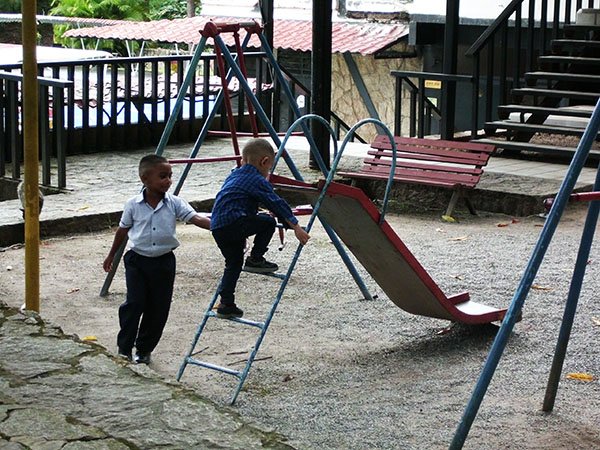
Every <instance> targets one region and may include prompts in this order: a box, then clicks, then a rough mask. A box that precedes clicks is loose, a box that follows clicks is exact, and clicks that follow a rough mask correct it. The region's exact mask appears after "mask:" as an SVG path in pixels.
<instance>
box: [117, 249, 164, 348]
mask: <svg viewBox="0 0 600 450" xmlns="http://www.w3.org/2000/svg"><path fill="white" fill-rule="evenodd" d="M123 261H124V262H125V281H126V283H127V298H126V300H125V303H123V304H122V305H121V306H120V307H119V323H120V325H121V330H120V331H119V334H118V335H117V345H118V346H119V349H121V350H124V351H130V350H131V349H132V348H133V346H134V345H135V347H136V349H137V351H138V352H140V353H150V352H152V350H154V348H155V347H156V345H157V344H158V341H159V340H160V337H161V336H162V332H163V329H164V328H165V324H166V323H167V318H168V317H169V310H170V309H171V299H172V298H173V283H174V282H175V255H174V254H173V252H169V253H167V254H165V255H162V256H159V257H156V258H149V257H147V256H142V255H139V254H137V253H135V252H133V251H131V250H130V251H128V252H127V253H125V256H124V258H123Z"/></svg>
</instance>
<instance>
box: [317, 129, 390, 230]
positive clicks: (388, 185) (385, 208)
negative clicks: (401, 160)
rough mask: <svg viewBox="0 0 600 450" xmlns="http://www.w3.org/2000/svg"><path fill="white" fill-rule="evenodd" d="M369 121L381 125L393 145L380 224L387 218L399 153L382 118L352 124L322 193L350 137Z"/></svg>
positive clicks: (330, 180) (324, 190) (324, 189)
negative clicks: (397, 154)
mask: <svg viewBox="0 0 600 450" xmlns="http://www.w3.org/2000/svg"><path fill="white" fill-rule="evenodd" d="M368 123H372V124H375V125H378V126H379V127H381V129H382V130H383V131H384V132H385V134H387V136H388V138H389V140H390V143H391V146H392V166H391V167H390V175H389V177H388V181H387V184H386V187H385V194H384V196H383V204H382V205H381V211H380V214H381V216H380V217H379V224H381V223H383V221H384V220H385V213H386V212H387V205H388V201H389V196H390V191H391V189H392V183H393V182H394V175H395V173H396V153H397V149H396V143H395V142H394V135H393V134H392V132H391V131H390V130H389V128H388V127H387V126H386V125H385V124H384V123H383V122H382V121H381V120H378V119H373V118H368V119H363V120H361V121H360V122H357V123H356V124H355V125H354V126H352V128H350V130H349V131H348V134H347V135H346V137H345V138H344V140H343V141H342V145H341V146H340V151H339V152H338V154H337V155H336V157H335V159H334V160H333V163H332V164H331V169H330V171H329V175H328V176H327V179H326V180H325V185H324V186H323V194H322V195H324V194H325V192H326V191H327V188H328V187H329V185H330V184H331V182H332V181H333V177H334V175H335V171H336V170H337V166H338V164H339V162H340V159H341V157H342V154H343V153H344V149H345V148H346V145H348V142H350V139H352V137H353V135H354V133H356V130H358V129H359V128H360V127H362V126H363V125H366V124H368Z"/></svg>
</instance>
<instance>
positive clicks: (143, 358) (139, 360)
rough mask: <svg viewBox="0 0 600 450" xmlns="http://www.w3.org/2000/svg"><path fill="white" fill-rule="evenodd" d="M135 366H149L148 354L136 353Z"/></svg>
mask: <svg viewBox="0 0 600 450" xmlns="http://www.w3.org/2000/svg"><path fill="white" fill-rule="evenodd" d="M135 363H136V364H150V353H143V352H140V351H138V352H136V354H135Z"/></svg>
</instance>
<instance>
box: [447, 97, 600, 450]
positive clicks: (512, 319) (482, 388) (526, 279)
mask: <svg viewBox="0 0 600 450" xmlns="http://www.w3.org/2000/svg"><path fill="white" fill-rule="evenodd" d="M599 105H600V100H599V101H598V103H596V107H595V108H594V112H593V114H592V117H591V119H590V122H589V124H588V126H587V128H586V130H585V132H584V134H583V137H582V138H581V141H580V142H579V145H578V146H577V150H576V151H575V155H574V156H573V160H572V161H571V164H570V165H569V169H568V170H567V174H566V175H565V179H564V180H563V182H562V184H561V186H560V189H559V191H558V194H557V196H556V200H555V202H554V204H553V206H552V209H551V210H550V213H549V214H548V217H547V219H546V223H545V224H544V228H543V229H542V232H541V233H540V237H539V239H538V242H537V244H536V246H535V248H534V250H533V253H532V255H531V258H530V260H529V263H528V264H527V267H526V268H525V272H524V274H523V277H522V278H521V282H520V283H519V285H518V287H517V290H516V292H515V295H514V297H513V299H512V301H511V304H510V306H509V308H508V311H507V313H506V316H505V317H504V320H503V321H502V325H501V326H500V329H499V330H498V334H497V335H496V338H495V339H494V343H493V344H492V348H491V350H490V353H489V355H488V358H487V360H486V362H485V365H484V367H483V370H482V372H481V375H480V376H479V380H478V381H477V385H476V386H475V389H474V391H473V394H472V395H471V399H470V400H469V403H468V404H467V407H466V409H465V411H464V413H463V416H462V419H461V421H460V424H459V426H458V428H457V430H456V432H455V434H454V438H453V440H452V442H451V443H450V447H449V449H450V450H459V449H461V448H462V447H463V445H464V443H465V440H466V438H467V434H468V433H469V430H470V428H471V425H472V424H473V421H474V420H475V416H476V415H477V411H478V410H479V407H480V405H481V402H482V400H483V397H484V395H485V393H486V391H487V388H488V386H489V384H490V381H491V379H492V376H493V375H494V372H495V370H496V367H497V366H498V363H499V361H500V357H501V356H502V352H503V351H504V348H505V347H506V343H507V341H508V338H509V336H510V333H511V331H512V329H513V328H514V325H515V323H516V319H517V317H518V316H519V315H520V313H521V309H522V308H523V304H524V303H525V298H526V297H527V294H528V293H529V290H530V289H531V285H532V284H533V280H534V279H535V276H536V275H537V271H538V269H539V267H540V265H541V263H542V260H543V259H544V255H545V254H546V250H547V248H548V245H549V244H550V241H551V240H552V236H553V234H554V231H555V230H556V227H557V226H558V222H559V220H560V217H561V215H562V213H563V211H564V209H565V206H566V204H567V202H568V201H569V196H570V195H571V192H573V187H574V186H575V183H576V182H577V178H578V177H579V174H580V173H581V169H582V168H583V165H584V164H585V160H586V159H587V156H588V154H589V151H590V148H591V146H592V143H593V142H594V140H595V137H596V135H597V134H598V129H599V128H600V107H599Z"/></svg>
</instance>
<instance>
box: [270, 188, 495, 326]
mask: <svg viewBox="0 0 600 450" xmlns="http://www.w3.org/2000/svg"><path fill="white" fill-rule="evenodd" d="M271 182H272V183H273V184H274V186H275V187H279V188H281V189H288V190H293V191H297V192H298V193H302V192H305V193H306V194H307V198H310V201H311V203H313V204H314V203H315V202H316V199H317V196H318V195H319V193H320V191H321V189H323V187H324V184H325V182H324V181H323V180H322V181H320V182H319V183H318V184H317V186H315V185H313V184H308V183H302V182H298V181H296V180H290V179H286V178H285V177H275V178H273V179H272V180H271ZM327 198H329V199H331V201H336V200H343V201H347V202H355V203H356V204H357V205H358V208H354V209H352V210H351V211H352V213H355V212H356V211H360V215H364V216H363V217H358V216H357V214H355V215H354V216H353V217H352V220H355V221H357V222H358V221H359V220H361V221H364V220H367V222H364V223H370V226H369V230H370V232H371V233H373V232H375V231H374V230H379V231H380V232H381V233H382V234H383V235H384V238H385V242H386V243H387V244H386V245H389V246H390V247H391V248H388V249H386V250H393V251H394V252H396V254H399V255H400V256H401V258H402V260H403V261H404V262H405V263H406V265H404V267H405V268H408V269H409V270H410V271H412V272H413V275H414V276H416V279H418V280H419V283H420V285H421V286H423V287H424V288H425V290H426V292H427V295H426V297H425V300H426V303H427V304H422V305H421V304H419V303H416V302H414V300H411V296H410V295H405V296H403V297H402V298H392V297H391V296H390V295H389V294H388V296H389V297H390V300H392V301H393V302H394V303H395V304H396V305H397V306H399V307H400V308H403V309H406V310H407V311H409V312H411V313H413V314H421V315H430V311H431V310H435V308H437V309H438V310H439V311H446V312H445V313H443V314H438V315H434V316H432V317H438V318H446V319H448V320H454V321H458V322H462V323H467V324H482V323H489V322H494V321H500V320H502V319H503V318H504V315H505V314H506V309H500V308H492V307H489V306H486V305H482V304H479V303H475V302H473V301H471V300H470V295H469V293H468V292H461V293H459V294H456V295H453V296H450V297H448V296H447V295H446V294H444V292H443V291H442V290H441V288H440V287H439V286H438V285H437V283H436V282H435V280H433V278H432V277H431V276H430V275H429V273H428V272H427V271H426V270H425V268H424V267H423V266H422V265H421V264H420V263H419V261H418V260H417V259H416V257H415V256H414V255H413V254H412V252H411V251H410V250H409V249H408V247H407V246H406V245H405V244H404V242H403V241H402V240H401V239H400V237H399V236H398V235H397V234H396V232H395V231H394V230H393V228H392V227H391V226H390V225H389V223H388V222H386V221H383V222H382V223H381V224H380V223H379V220H380V216H381V214H380V212H379V210H378V209H377V207H376V206H375V205H374V204H373V202H372V201H371V200H370V199H369V198H368V197H367V196H366V194H365V193H364V192H363V191H362V190H360V189H358V188H356V187H353V186H348V185H345V184H340V183H335V182H333V183H331V184H330V185H329V187H328V189H327V192H326V200H325V202H324V204H325V203H326V202H327ZM349 211H350V210H347V209H345V208H331V209H329V212H321V210H320V212H321V213H322V214H325V215H326V216H325V218H326V220H327V222H328V223H329V224H330V225H332V227H333V229H334V231H336V233H337V234H338V235H339V236H340V238H342V240H344V242H345V243H346V245H347V246H348V248H349V249H350V251H352V252H353V253H354V254H355V256H356V257H357V258H358V259H359V260H361V259H364V258H361V256H363V257H364V254H363V255H359V254H358V253H359V252H367V253H368V252H371V254H370V255H369V257H370V258H371V259H373V258H374V259H377V258H378V257H380V254H378V255H373V254H372V252H377V251H378V250H377V249H375V248H373V247H372V246H368V245H367V246H364V245H363V246H359V245H357V240H361V239H364V237H363V236H359V235H355V234H352V233H340V232H341V231H342V230H339V229H336V226H335V225H334V223H336V222H337V224H341V225H342V226H343V225H344V224H347V223H348V220H350V221H352V220H351V219H350V218H347V217H343V215H344V213H346V214H348V213H349ZM327 214H329V215H327ZM331 214H333V216H331ZM370 236H371V235H370ZM371 238H374V236H371ZM367 259H369V258H367ZM389 265H390V263H389V262H386V261H378V264H377V267H378V268H379V269H375V270H370V271H369V273H371V275H372V276H373V278H374V279H375V281H377V283H378V284H379V285H380V286H382V288H383V285H385V284H387V285H388V286H389V281H390V280H384V279H381V276H382V272H381V268H389ZM367 269H368V268H367ZM392 269H393V268H392ZM407 275H408V274H407V273H404V272H402V271H398V273H397V279H398V283H402V282H405V280H407V279H409V278H410V277H408V276H407ZM378 277H379V278H378ZM413 279H415V277H413ZM392 284H395V285H396V284H397V283H392ZM440 307H441V309H440ZM421 308H422V309H421ZM440 315H443V316H444V317H440Z"/></svg>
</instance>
